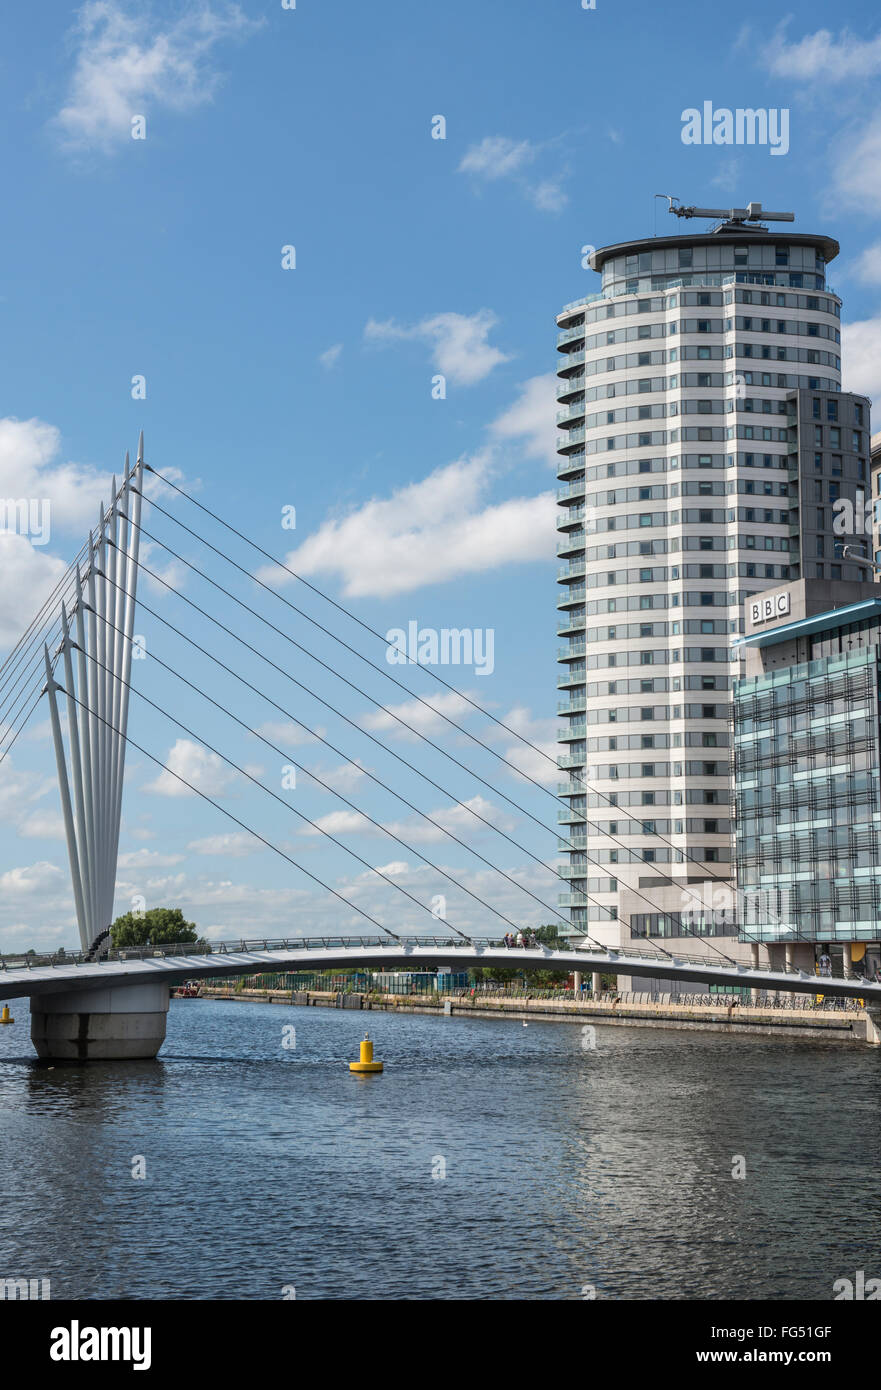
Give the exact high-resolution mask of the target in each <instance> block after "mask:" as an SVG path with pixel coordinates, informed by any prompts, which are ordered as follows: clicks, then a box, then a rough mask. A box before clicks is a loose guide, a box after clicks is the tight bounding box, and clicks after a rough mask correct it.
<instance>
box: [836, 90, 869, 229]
mask: <svg viewBox="0 0 881 1390" xmlns="http://www.w3.org/2000/svg"><path fill="white" fill-rule="evenodd" d="M838 144H839V150H840V152H838V153H837V154H836V159H835V163H834V168H833V173H832V188H833V193H834V194H835V195H836V196H837V197H838V198H839V199H840V201H841V202H842V203H844V204H845V205H846V206H848V207H852V208H857V209H859V210H860V211H863V212H879V211H881V114H878V115H875V116H873V117H872V119H871V120H870V121H868V123H867V124H866V125H864V126H863V127H862V129H857V130H855V131H854V132H853V133H852V134H849V135H848V136H847V138H846V139H844V138H840V139H839V142H838Z"/></svg>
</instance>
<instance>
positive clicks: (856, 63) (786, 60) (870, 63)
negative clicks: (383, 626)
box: [764, 21, 881, 82]
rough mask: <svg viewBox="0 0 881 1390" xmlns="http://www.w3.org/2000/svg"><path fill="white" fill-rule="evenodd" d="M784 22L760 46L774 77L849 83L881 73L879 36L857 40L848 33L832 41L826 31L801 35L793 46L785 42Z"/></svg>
mask: <svg viewBox="0 0 881 1390" xmlns="http://www.w3.org/2000/svg"><path fill="white" fill-rule="evenodd" d="M787 24H788V21H785V22H784V23H783V24H781V25H780V26H779V28H778V29H777V31H776V33H775V35H774V37H773V38H772V39H771V41H770V42H769V43H768V42H766V43H765V45H764V63H765V66H767V67H768V68H769V69H770V71H771V72H772V73H774V75H775V76H776V77H791V78H794V79H795V80H796V81H799V82H813V81H817V80H822V81H823V82H852V81H859V80H860V79H863V78H868V77H876V76H877V75H878V74H879V73H881V34H877V35H876V36H875V38H873V39H860V38H857V36H856V35H855V34H852V33H851V32H850V31H849V30H848V29H842V31H841V33H840V34H839V36H838V38H835V37H834V36H833V34H832V33H831V32H830V31H829V30H828V29H818V30H817V31H816V33H813V34H805V36H804V38H801V39H799V40H797V41H796V42H792V43H790V42H788V41H787V39H786V27H787Z"/></svg>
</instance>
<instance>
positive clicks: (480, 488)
mask: <svg viewBox="0 0 881 1390" xmlns="http://www.w3.org/2000/svg"><path fill="white" fill-rule="evenodd" d="M492 472H493V470H492V461H491V455H490V454H489V452H483V453H481V454H478V455H475V456H474V457H472V458H463V459H460V460H458V461H457V462H456V463H451V464H447V465H446V466H444V467H442V468H438V469H436V470H435V471H434V472H433V473H430V474H429V476H428V477H427V478H424V479H423V480H422V481H421V482H418V483H410V484H408V485H407V486H406V487H403V488H400V489H399V490H398V491H397V492H395V493H393V494H392V496H391V497H390V498H386V499H383V500H379V499H372V500H371V501H369V502H365V503H364V504H363V506H361V507H358V508H356V509H354V510H353V511H351V512H349V513H348V514H347V515H345V516H343V517H341V518H330V519H328V520H327V521H325V522H323V523H322V525H321V526H320V527H319V528H318V530H317V531H316V533H315V534H314V535H313V536H310V537H309V539H308V540H306V541H304V542H303V544H302V545H301V546H300V547H299V548H298V549H297V550H295V551H292V552H291V553H290V554H289V555H288V556H287V557H286V560H285V563H286V564H287V565H288V566H289V567H290V568H291V569H293V570H296V571H297V572H298V573H300V574H305V575H319V574H335V575H338V576H339V577H340V579H341V581H342V586H343V593H344V594H345V595H346V597H349V598H353V597H358V598H360V597H367V596H370V597H386V596H388V595H390V594H403V593H409V592H411V591H412V590H414V589H419V588H423V587H425V586H426V585H429V584H439V583H445V582H447V581H449V580H451V579H457V578H460V577H461V576H462V575H467V574H479V573H484V572H486V571H487V570H493V569H496V568H498V567H499V566H501V565H511V564H520V563H522V562H524V561H530V560H549V559H550V558H551V557H552V556H553V554H554V543H555V536H556V531H555V510H556V508H555V503H554V495H553V493H551V492H545V493H541V494H539V495H538V496H537V497H515V498H511V499H509V500H508V501H506V502H499V503H496V504H493V505H487V506H482V505H481V503H482V499H483V494H484V493H485V492H486V490H487V489H488V487H489V484H490V481H491V478H492ZM259 577H260V578H267V577H268V578H269V579H270V580H271V582H272V583H274V584H278V583H279V582H280V581H279V577H278V573H277V571H276V570H275V569H274V568H273V569H272V570H266V571H265V572H263V571H261V572H260V575H259Z"/></svg>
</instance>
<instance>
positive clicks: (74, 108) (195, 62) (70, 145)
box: [52, 0, 258, 152]
mask: <svg viewBox="0 0 881 1390" xmlns="http://www.w3.org/2000/svg"><path fill="white" fill-rule="evenodd" d="M257 27H258V25H257V24H256V23H255V22H254V21H252V20H250V19H248V17H247V16H246V15H245V14H244V12H243V11H242V10H241V8H240V7H239V6H238V5H235V4H227V3H222V0H221V3H218V4H216V5H214V6H212V5H210V4H207V3H200V4H197V5H194V6H190V7H189V8H188V9H187V10H186V11H185V12H184V13H183V14H182V15H181V16H180V18H178V19H176V20H174V21H173V22H171V23H169V24H167V25H166V26H165V27H163V28H159V27H158V25H157V21H156V20H155V19H154V18H153V17H152V16H150V15H147V14H145V13H143V12H142V11H140V10H138V11H136V10H135V9H134V8H130V7H126V6H124V5H122V4H120V3H118V0H88V3H86V4H85V5H83V6H82V7H81V8H80V10H79V11H78V16H77V24H76V26H75V29H74V34H75V36H76V41H77V48H76V57H75V63H74V70H73V75H72V78H71V83H70V90H69V93H68V97H67V100H66V102H65V105H64V106H63V107H62V109H61V110H60V111H59V113H58V115H57V116H56V117H55V118H54V120H53V122H52V125H53V127H54V129H55V130H56V131H57V133H58V135H59V137H60V139H61V142H62V144H63V145H64V146H65V147H66V148H67V149H70V150H86V149H92V150H101V151H104V152H106V151H109V150H111V149H113V148H114V147H118V146H120V145H121V144H122V143H123V142H124V141H127V140H130V139H131V122H132V117H133V116H136V115H141V116H144V115H145V116H147V117H148V118H149V116H150V115H151V113H152V112H153V111H154V110H155V109H156V108H158V107H166V108H168V109H169V110H171V111H177V112H182V111H190V110H192V109H194V108H195V107H197V106H201V105H203V104H204V103H205V102H208V101H210V100H211V99H212V97H213V95H214V92H215V90H216V88H217V85H218V82H219V80H220V79H219V75H218V74H217V73H216V72H214V71H212V69H211V67H210V65H209V63H208V61H207V60H208V58H209V56H210V54H211V51H212V49H213V48H214V47H215V45H216V44H218V43H219V42H220V41H221V40H223V39H228V38H236V37H244V36H245V35H246V34H248V33H249V32H252V31H253V30H254V29H255V28H257Z"/></svg>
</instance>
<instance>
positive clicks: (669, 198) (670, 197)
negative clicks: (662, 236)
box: [652, 193, 679, 236]
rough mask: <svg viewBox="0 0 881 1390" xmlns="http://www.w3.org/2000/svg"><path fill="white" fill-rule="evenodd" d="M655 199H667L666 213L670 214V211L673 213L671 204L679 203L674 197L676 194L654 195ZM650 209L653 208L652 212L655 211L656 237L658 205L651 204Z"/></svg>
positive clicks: (656, 232) (656, 231)
mask: <svg viewBox="0 0 881 1390" xmlns="http://www.w3.org/2000/svg"><path fill="white" fill-rule="evenodd" d="M655 197H656V198H666V199H667V204H668V207H667V211H668V212H672V211H673V204H674V203H678V202H679V199H678V198H677V197H676V194H675V193H656V194H655ZM652 207H653V208H654V210H655V236H657V235H658V205H657V203H653V204H652Z"/></svg>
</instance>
